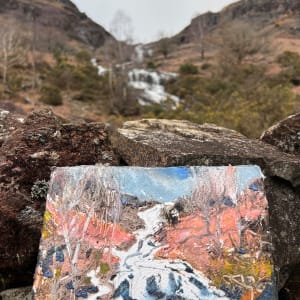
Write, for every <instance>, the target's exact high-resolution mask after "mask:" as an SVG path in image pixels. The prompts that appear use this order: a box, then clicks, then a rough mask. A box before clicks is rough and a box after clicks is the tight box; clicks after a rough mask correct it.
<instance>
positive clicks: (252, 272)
mask: <svg viewBox="0 0 300 300" xmlns="http://www.w3.org/2000/svg"><path fill="white" fill-rule="evenodd" d="M263 179H264V176H263V175H262V172H261V170H260V168H259V167H257V166H235V167H233V166H227V167H170V168H140V167H107V166H80V167H71V168H57V169H56V170H55V171H54V172H53V173H52V176H51V182H50V187H49V192H48V196H47V204H46V212H45V215H44V227H43V231H42V238H41V243H40V251H39V258H38V264H37V267H36V272H35V281H34V287H33V289H34V293H35V299H37V300H48V299H49V300H50V299H55V300H57V299H93V300H97V299H98V300H99V299H121V300H134V299H136V300H143V299H145V300H152V299H153V300H154V299H166V300H172V299H173V300H176V299H177V300H180V299H190V300H193V299H200V300H206V299H207V300H210V299H211V300H213V299H224V300H225V299H233V300H235V299H236V300H248V299H249V300H254V299H257V300H271V299H276V297H275V284H274V281H273V266H272V257H271V249H272V245H271V241H270V238H269V228H268V202H267V199H266V196H265V193H264V185H263Z"/></svg>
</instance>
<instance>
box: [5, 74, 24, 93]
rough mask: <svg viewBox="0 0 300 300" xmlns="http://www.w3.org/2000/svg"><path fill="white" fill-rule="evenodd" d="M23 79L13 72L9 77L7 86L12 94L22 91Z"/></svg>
mask: <svg viewBox="0 0 300 300" xmlns="http://www.w3.org/2000/svg"><path fill="white" fill-rule="evenodd" d="M22 83H23V78H22V76H21V75H20V74H19V73H17V72H11V73H10V74H9V76H8V81H7V85H8V88H9V89H10V90H11V91H12V92H18V91H20V90H21V89H22Z"/></svg>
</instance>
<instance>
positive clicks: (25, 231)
mask: <svg viewBox="0 0 300 300" xmlns="http://www.w3.org/2000/svg"><path fill="white" fill-rule="evenodd" d="M96 163H109V164H113V165H114V164H118V159H117V158H116V156H115V155H114V154H113V152H112V151H111V147H110V144H109V140H108V128H107V127H106V126H105V125H103V124H99V123H97V124H95V123H89V124H85V123H82V124H64V122H63V120H60V119H59V118H58V117H56V116H55V115H54V114H53V113H52V112H51V111H48V110H44V111H40V112H36V113H32V114H31V115H29V116H28V117H27V118H26V119H25V120H24V123H23V124H21V126H20V127H19V128H18V129H16V130H15V131H13V132H12V133H11V135H10V136H9V137H7V138H6V141H5V142H4V143H3V145H2V147H1V148H0V278H1V280H0V290H2V289H4V288H9V287H16V286H24V285H26V284H28V285H30V284H32V279H33V277H32V276H33V271H34V268H35V265H36V256H37V251H38V244H39V239H40V230H41V225H42V219H43V212H44V204H45V198H44V194H45V189H46V186H45V185H46V183H45V181H47V180H49V177H50V173H51V170H52V168H54V167H56V166H72V165H84V164H86V165H89V164H96Z"/></svg>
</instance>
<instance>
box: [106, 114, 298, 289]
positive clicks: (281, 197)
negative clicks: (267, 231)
mask: <svg viewBox="0 0 300 300" xmlns="http://www.w3.org/2000/svg"><path fill="white" fill-rule="evenodd" d="M112 141H113V146H114V148H115V150H116V151H117V153H118V154H119V155H120V156H121V158H122V159H123V161H124V163H125V164H127V165H138V166H174V165H175V166H176V165H228V164H231V165H246V164H256V165H259V166H260V167H261V168H262V170H263V172H264V174H265V176H266V180H265V186H266V193H267V198H268V200H269V205H270V226H271V236H272V242H273V246H274V260H275V265H276V267H277V270H276V271H277V272H278V274H279V278H278V284H279V287H282V286H283V285H284V283H285V281H286V280H287V278H288V277H289V274H290V273H291V272H293V270H294V269H296V268H297V267H299V264H300V248H299V244H300V231H299V226H298V222H299V217H300V181H299V179H300V178H299V174H300V159H299V158H297V157H296V156H294V155H289V154H285V153H282V152H281V151H279V150H278V149H277V148H275V147H273V146H270V145H268V144H265V143H263V142H261V141H256V140H249V139H247V138H246V137H245V136H243V135H241V134H239V133H237V132H235V131H233V130H229V129H225V128H220V127H216V126H215V125H211V124H205V125H196V124H192V123H190V122H186V121H168V120H142V121H132V122H127V123H125V125H124V126H123V128H122V129H119V130H118V132H117V133H116V134H115V135H114V136H113V138H112Z"/></svg>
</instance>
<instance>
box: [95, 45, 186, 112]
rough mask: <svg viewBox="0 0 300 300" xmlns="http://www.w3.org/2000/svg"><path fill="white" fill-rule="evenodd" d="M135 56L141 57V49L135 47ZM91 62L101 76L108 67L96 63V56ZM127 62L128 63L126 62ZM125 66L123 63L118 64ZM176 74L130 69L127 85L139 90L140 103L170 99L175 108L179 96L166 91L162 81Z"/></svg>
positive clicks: (153, 102)
mask: <svg viewBox="0 0 300 300" xmlns="http://www.w3.org/2000/svg"><path fill="white" fill-rule="evenodd" d="M136 51H137V56H140V57H139V59H142V54H141V49H139V48H138V47H137V48H136ZM91 64H92V65H93V66H94V67H95V68H97V69H98V75H99V76H103V75H104V74H105V73H106V72H108V69H106V68H104V67H102V66H101V65H99V64H98V63H97V60H96V58H93V59H91ZM127 64H128V63H127ZM119 67H125V64H123V65H119ZM177 76H178V75H177V74H176V73H171V72H157V71H148V70H144V69H132V70H131V71H129V72H128V85H129V86H130V87H132V88H134V89H136V90H139V91H140V92H141V95H140V96H139V98H138V102H139V104H140V105H150V104H162V103H163V102H165V101H166V100H167V99H169V100H171V101H172V108H173V109H175V108H176V107H177V106H178V104H179V102H180V98H179V97H177V96H175V95H171V94H169V93H167V92H166V90H165V87H164V83H165V82H167V81H170V80H172V79H174V78H176V77H177Z"/></svg>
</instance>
